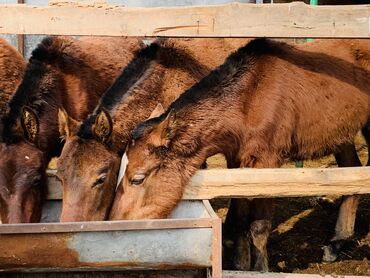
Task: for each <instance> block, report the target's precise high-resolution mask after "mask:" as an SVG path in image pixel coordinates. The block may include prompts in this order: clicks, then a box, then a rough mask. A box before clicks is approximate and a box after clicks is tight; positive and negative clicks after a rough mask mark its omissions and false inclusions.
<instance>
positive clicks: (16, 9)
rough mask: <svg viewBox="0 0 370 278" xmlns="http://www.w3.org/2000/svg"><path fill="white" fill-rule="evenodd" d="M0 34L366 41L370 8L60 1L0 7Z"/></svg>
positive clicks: (355, 6)
mask: <svg viewBox="0 0 370 278" xmlns="http://www.w3.org/2000/svg"><path fill="white" fill-rule="evenodd" d="M0 14H1V17H0V33H14V34H16V33H22V34H55V35H107V36H108V35H109V36H122V35H128V36H180V37H181V36H186V37H312V38H317V37H351V38H354V37H363V38H369V35H370V32H369V29H370V26H369V21H370V5H352V6H309V5H306V4H304V3H301V2H295V3H288V4H265V5H254V4H243V3H230V4H225V5H212V6H191V7H159V8H130V7H122V6H113V5H107V4H105V3H92V2H83V3H79V2H72V3H62V2H60V1H58V2H56V3H54V4H53V5H51V6H48V7H35V6H29V5H22V4H18V5H17V4H6V5H0Z"/></svg>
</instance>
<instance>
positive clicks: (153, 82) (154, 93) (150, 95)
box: [112, 63, 166, 153]
mask: <svg viewBox="0 0 370 278" xmlns="http://www.w3.org/2000/svg"><path fill="white" fill-rule="evenodd" d="M164 73H165V69H164V68H163V67H161V66H160V65H159V64H157V63H156V64H153V65H152V66H151V68H150V70H147V72H146V73H145V74H144V75H143V76H142V77H141V78H140V79H139V80H138V81H137V82H136V84H135V85H134V86H132V87H131V88H130V90H129V91H128V92H127V93H126V94H125V96H124V98H123V99H122V101H121V103H120V104H119V105H117V106H116V108H115V111H114V112H113V123H114V126H113V131H114V135H113V142H112V145H113V149H115V150H116V151H117V152H118V153H122V152H123V151H124V149H125V147H126V145H127V143H128V141H129V140H130V137H131V131H132V130H133V129H134V128H135V126H136V125H137V124H139V123H140V122H142V121H144V120H145V119H146V118H148V117H149V116H150V114H151V112H152V111H153V110H154V109H155V107H156V106H157V104H158V103H163V101H164V96H163V94H162V92H163V90H162V86H163V82H162V77H163V75H164ZM162 105H166V104H165V103H163V104H162Z"/></svg>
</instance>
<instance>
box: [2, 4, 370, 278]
mask: <svg viewBox="0 0 370 278" xmlns="http://www.w3.org/2000/svg"><path fill="white" fill-rule="evenodd" d="M139 2H140V1H139ZM193 2H194V3H191V4H197V5H199V4H211V3H209V2H207V1H193ZM210 2H213V3H212V4H222V3H224V2H227V1H216V2H217V3H214V2H215V1H210ZM240 2H242V1H240ZM5 3H6V4H9V3H10V2H9V1H5ZM108 3H111V4H126V5H127V6H133V5H135V4H136V3H133V1H122V2H121V1H120V2H117V1H113V2H109V1H108ZM26 4H32V5H37V6H42V5H47V1H42V2H41V1H34V2H33V1H30V2H26ZM140 4H143V3H141V2H140ZM145 4H146V5H148V6H156V5H157V4H158V3H157V2H156V3H154V1H151V2H147V3H145ZM175 4H178V2H176V3H175V2H174V1H163V3H161V4H159V5H158V6H174V5H175ZM181 4H185V5H190V3H188V1H186V3H181ZM96 5H97V6H98V5H99V4H98V3H97V4H96ZM93 6H94V5H93ZM52 7H54V6H52ZM63 7H64V6H63V5H62V4H61V5H60V9H63ZM65 7H67V6H65ZM236 7H237V6H236ZM294 7H295V6H292V10H294ZM296 7H297V9H299V8H300V7H301V6H299V5H298V6H296ZM74 8H76V7H74ZM227 8H230V6H228V7H227ZM241 8H242V9H244V8H246V7H244V6H241ZM0 9H1V7H0ZM55 9H57V7H55ZM290 9H291V8H289V9H285V8H284V9H283V8H282V9H281V10H280V12H282V17H284V15H287V14H288V12H287V11H288V10H289V12H290ZM340 9H341V10H340V12H338V13H335V12H333V14H331V13H330V12H329V10H328V11H326V12H325V13H323V14H325V15H327V17H326V18H325V19H324V20H322V21H321V22H320V21H319V20H317V19H318V18H321V19H322V17H323V14H320V13H318V14H315V13H312V10H311V11H308V9H307V10H306V7H305V8H302V11H301V12H298V13H297V14H296V15H295V16H296V17H301V16H307V18H308V17H309V16H311V15H313V17H315V16H316V20H317V22H318V23H317V25H316V23H314V22H315V19H313V20H312V21H310V20H307V22H305V21H304V20H303V21H302V22H300V23H299V24H298V25H299V26H297V27H294V26H293V27H292V28H291V29H290V30H292V31H291V32H290V33H289V34H288V33H287V35H286V37H290V38H293V37H305V36H308V35H309V36H312V37H325V35H323V34H327V35H326V36H328V37H363V38H368V37H369V34H370V31H369V24H368V23H369V20H370V17H369V15H370V12H369V10H370V8H369V7H368V6H363V7H362V8H359V9H356V8H353V9H352V8H350V7H347V8H343V7H340ZM95 10H96V11H97V12H98V13H99V8H98V7H96V9H95ZM220 10H221V11H222V9H220ZM224 10H226V8H225V9H224ZM246 10H247V9H246ZM246 10H245V11H246ZM2 11H3V10H2ZM66 11H68V9H66V10H65V11H64V12H66ZM179 11H180V12H181V10H179ZM231 11H233V9H231ZM266 11H267V8H266ZM274 11H275V10H274V9H271V10H269V11H268V12H270V13H273V12H274ZM332 11H335V8H333V9H332ZM344 11H346V12H344ZM53 12H55V11H53ZM167 12H168V11H167ZM276 12H279V11H278V10H277V9H276ZM285 12H287V14H284V13H285ZM0 13H1V12H0ZM262 13H263V12H262ZM293 13H294V12H293ZM194 14H197V13H196V12H194ZM329 14H330V16H328V15H329ZM354 14H355V16H354ZM335 15H337V16H339V17H340V20H339V18H335ZM106 16H109V12H108V15H106ZM112 16H113V14H112ZM199 16H200V18H201V19H200V20H197V19H196V18H192V19H191V20H192V21H194V22H198V23H197V24H198V25H202V24H201V23H202V19H203V18H202V12H200V13H199ZM195 17H196V16H195ZM296 17H294V15H292V18H296ZM231 19H232V18H231ZM336 19H338V21H336ZM204 20H205V21H207V18H206V17H204ZM274 20H275V21H276V24H279V23H280V24H281V23H282V22H281V21H279V20H278V19H276V18H273V19H272V20H271V22H274ZM346 20H348V26H350V27H349V28H348V26H346V24H344V22H347V21H346ZM61 21H62V22H63V19H62V20H61ZM185 21H186V20H185ZM288 21H289V22H290V23H294V20H292V21H290V20H288ZM326 21H328V22H330V24H328V25H326V24H325V22H326ZM72 22H73V21H72ZM149 22H150V21H149ZM271 22H269V24H272V23H271ZM332 22H336V23H337V25H336V27H335V28H333V27H332V26H333V24H332ZM0 23H1V18H0ZM206 23H207V24H208V22H206ZM70 24H71V22H70ZM207 24H205V25H207ZM300 24H302V25H300ZM351 24H353V25H351ZM0 25H1V24H0ZM195 25H196V24H195ZM231 25H233V24H232V23H231ZM256 25H258V23H256ZM330 25H331V26H330ZM277 26H278V25H277ZM312 26H313V27H312ZM328 26H329V27H328ZM334 26H335V23H334ZM106 27H107V26H105V28H106ZM163 27H166V28H168V26H167V25H165V26H163ZM234 27H235V26H234ZM250 27H251V26H250ZM6 28H7V27H5V30H6ZM10 28H13V27H10ZM18 28H19V33H21V30H22V28H21V27H19V26H18ZM37 28H38V27H37V25H36V27H34V29H33V27H31V28H30V29H29V30H31V31H29V33H37V32H38V31H37ZM50 28H51V29H52V28H53V26H51V27H50ZM58 28H59V27H58ZM58 28H57V29H52V30H61V29H60V28H59V29H58ZM157 28H158V27H157ZM191 28H193V31H191V32H192V34H190V35H189V34H188V33H186V34H183V33H181V29H180V32H179V36H190V37H191V36H195V37H196V36H202V28H200V29H198V30H197V27H196V26H195V27H194V26H192V27H191ZM191 28H190V29H191ZM47 29H48V27H47V28H45V29H43V30H41V31H40V33H44V32H45V33H47V31H45V30H47ZM62 29H65V34H70V35H79V33H69V32H74V31H70V30H67V28H66V27H63V28H62ZM205 29H207V27H205ZM251 29H253V28H252V27H251ZM263 29H267V27H266V26H264V27H263V28H259V29H258V28H257V29H253V30H257V32H260V33H261V34H262V33H263V32H264V31H263ZM288 29H289V28H287V29H286V30H288ZM299 29H303V31H302V30H299ZM0 30H1V29H0ZM11 30H13V29H11ZM26 30H27V28H26ZM95 30H97V29H95ZM104 30H106V29H104ZM127 30H128V29H127ZM127 30H124V31H121V32H123V33H122V34H124V33H125V32H126V31H127ZM163 30H165V29H163ZM166 30H169V31H168V33H166ZM166 30H165V32H164V35H168V36H171V35H176V30H175V31H174V32H172V33H171V29H170V28H168V29H166ZM233 30H234V29H233ZM235 30H236V31H235V33H233V31H230V34H232V35H231V36H236V37H238V36H248V35H247V34H248V32H249V31H248V30H241V31H240V30H238V29H235ZM261 30H262V31H261ZM286 30H283V31H282V33H277V34H278V35H276V36H278V37H284V35H282V34H283V32H286ZM355 30H356V31H355ZM58 32H59V31H58ZM58 32H56V33H58ZM85 32H86V31H85ZM87 32H91V34H93V33H94V31H91V30H87ZM99 32H101V31H99ZM106 32H107V33H109V32H112V33H113V34H112V35H117V34H118V33H119V31H116V30H106ZM143 32H144V31H143ZM207 32H208V31H207ZM238 32H240V33H238ZM253 32H254V31H253ZM253 32H252V33H251V34H253V35H255V33H253ZM266 32H267V30H266ZM271 32H272V31H270V33H269V34H268V35H267V36H271ZM62 33H63V31H62ZM83 34H86V33H83ZM99 34H100V33H99ZM238 34H239V35H238ZM137 35H154V34H148V33H146V31H145V32H144V33H138V34H137ZM155 35H157V34H155ZM158 35H161V34H158ZM206 36H218V35H217V31H216V33H215V34H214V35H209V32H208V33H207V35H206ZM220 36H225V33H224V34H223V35H220ZM41 37H42V36H36V35H25V36H24V50H25V56H26V57H29V55H30V52H31V51H32V49H33V48H34V46H35V44H37V43H38V41H39V40H40V38H41ZM6 38H7V39H9V40H10V41H11V42H12V43H13V44H14V45H16V46H17V45H18V42H19V41H21V40H22V38H21V37H18V36H17V35H6ZM314 166H316V167H320V166H321V165H319V164H316V165H314ZM252 171H253V170H252ZM291 171H292V172H289V170H288V172H286V177H292V174H293V173H294V174H293V175H296V177H297V179H296V181H295V182H294V178H293V182H292V181H286V180H283V179H282V177H283V175H281V173H280V176H279V173H278V172H279V171H276V172H274V171H272V172H271V173H270V174H271V176H269V181H270V182H271V181H272V182H271V184H269V186H270V187H266V188H264V189H261V191H260V189H259V188H261V187H262V186H263V185H267V184H268V182H269V181H268V180H267V178H266V177H267V176H266V174H264V173H263V172H260V173H259V174H256V175H255V174H253V172H251V173H249V172H247V171H245V172H240V176H241V177H242V178H243V177H244V179H243V181H242V182H241V185H240V188H239V189H238V188H237V187H236V186H235V187H232V186H231V185H232V184H233V183H237V182H236V180H235V175H233V174H231V173H232V172H228V174H226V172H222V173H221V172H220V174H219V175H218V174H217V173H216V174H215V177H214V179H215V181H216V182H213V181H212V174H209V175H207V174H205V177H206V179H207V178H210V179H211V182H209V184H213V186H214V189H215V190H220V193H210V194H209V195H207V194H208V193H204V194H205V195H201V194H199V196H201V197H198V198H195V197H194V196H195V195H196V194H197V193H198V191H197V193H196V194H194V195H193V196H192V197H190V198H191V199H210V198H212V197H216V196H217V197H222V196H226V195H227V196H239V197H240V196H253V197H256V196H259V197H261V196H307V195H310V196H315V195H318V196H322V195H325V194H329V193H331V194H339V193H344V192H345V193H347V194H354V193H358V194H364V193H369V192H370V188H369V177H368V175H369V170H368V169H353V170H352V169H351V170H350V169H348V171H347V172H348V174H347V175H346V174H343V175H344V178H343V176H342V175H341V174H339V172H337V173H336V174H338V175H336V174H334V175H331V174H330V171H326V170H323V169H321V170H318V171H316V170H313V174H312V175H313V176H311V177H310V178H309V179H307V178H306V177H305V176H304V175H302V174H304V172H305V171H304V170H303V173H302V170H296V171H294V170H291ZM293 171H294V172H293ZM299 171H301V172H299ZM338 171H339V170H338ZM308 172H309V171H308ZM320 172H321V173H323V174H321V176H320ZM344 172H345V171H343V172H341V173H344ZM306 174H307V173H306ZM238 175H239V174H238ZM249 175H251V176H253V177H256V176H257V178H256V180H255V183H254V184H252V183H248V182H245V181H246V180H248V176H249ZM275 175H277V176H275ZM338 176H339V178H338V181H335V177H338ZM198 177H201V180H203V178H204V177H203V176H202V174H199V175H198V176H197V177H195V178H194V180H196V179H197V178H198ZM222 177H228V180H227V181H225V180H224V179H223V178H222ZM258 177H259V178H258ZM315 178H317V181H314V182H311V181H312V180H314V179H315ZM217 181H219V184H217ZM305 181H306V183H305ZM300 182H302V187H301V188H299V183H300ZM215 183H216V184H215ZM335 183H337V187H333V186H335ZM209 184H207V186H209ZM292 184H294V189H297V188H298V189H297V191H298V193H296V192H295V193H292V192H291V191H290V190H289V187H291V186H293V185H292ZM317 184H318V189H317V191H315V192H311V193H310V192H307V191H306V188H308V186H312V187H311V188H314V187H315V186H316V185H317ZM193 185H194V187H193V188H197V187H198V188H199V187H200V188H204V183H203V184H202V183H201V182H199V183H196V182H194V184H193ZM225 185H226V186H225ZM279 185H286V186H287V187H286V188H285V189H282V188H281V187H279V190H277V192H273V193H271V189H272V187H274V186H279ZM354 185H355V186H354ZM356 186H357V187H356ZM211 187H212V186H211ZM222 187H225V188H226V189H222ZM189 188H190V189H189V191H190V192H191V188H192V187H189ZM253 188H254V189H255V190H256V191H255V192H257V193H254V194H255V195H253V194H251V189H253ZM232 190H235V191H232ZM238 190H239V191H238ZM329 190H332V191H330V192H329ZM211 191H212V190H211ZM263 191H264V192H263ZM284 191H285V192H288V193H290V194H287V195H284ZM205 192H210V189H209V188H207V190H205ZM226 192H227V194H226ZM212 194H213V195H212ZM285 202H286V199H280V200H279V206H278V207H279V208H280V209H284V208H286V207H288V209H289V210H290V211H291V213H287V212H284V216H280V218H281V222H284V220H286V219H285V218H290V217H291V216H292V215H293V214H294V213H293V212H297V214H299V213H301V212H303V213H304V212H305V211H306V210H307V209H310V207H312V204H311V203H310V202H309V201H307V200H304V201H303V202H302V207H299V204H300V202H299V201H298V202H297V200H296V199H294V200H291V202H290V203H289V204H288V205H285ZM222 206H223V205H222V204H221V208H222ZM328 206H329V207H330V206H332V205H328ZM363 206H365V208H364V209H362V210H361V215H362V216H361V217H360V222H361V227H360V230H361V233H362V235H361V236H362V238H357V239H356V240H359V241H361V240H362V239H364V242H365V244H364V245H362V246H361V248H362V249H361V250H362V251H363V252H362V253H361V252H360V254H364V259H365V260H366V258H367V259H369V258H370V253H369V252H368V251H369V248H368V247H366V245H368V242H369V241H368V239H367V238H368V236H366V235H364V234H363V233H364V231H366V229H368V225H369V224H368V223H367V226H366V223H364V219H366V218H367V217H369V210H368V206H369V201H368V199H365V201H364V202H363ZM315 208H316V209H317V207H315ZM329 210H330V208H329ZM331 210H332V211H333V212H332V213H335V212H334V210H333V209H331ZM322 211H324V210H322ZM277 215H279V212H277ZM278 217H279V216H278ZM317 217H318V218H317V219H320V216H317ZM323 217H333V215H330V214H325V216H323ZM298 218H299V217H298ZM302 219H303V217H302ZM321 219H322V218H321ZM297 221H299V219H298V220H297ZM316 221H318V220H314V222H316ZM303 222H304V221H303ZM320 223H325V222H320ZM278 224H279V222H277V223H276V228H278V227H277V226H278ZM311 224H312V223H311ZM293 226H294V225H293ZM297 226H299V225H297ZM293 228H294V227H293ZM293 228H292V229H293ZM302 229H304V228H302ZM307 229H309V228H307ZM330 230H332V228H327V229H326V233H329V232H330ZM13 231H15V230H13ZM293 231H294V229H293ZM321 232H322V231H320V230H316V233H317V234H316V235H315V234H313V235H312V238H315V236H317V237H318V238H319V237H320V235H321ZM4 233H5V234H6V232H4ZM295 236H296V237H297V235H295ZM310 239H311V238H310ZM321 239H322V238H321ZM273 240H274V243H273V244H272V245H273V246H272V247H271V248H281V247H282V246H281V245H280V246H279V245H278V244H277V242H278V241H279V240H280V239H279V238H276V236H275V235H273ZM289 240H290V239H289V238H288V239H287V241H289ZM302 244H304V243H302ZM276 245H278V247H276ZM313 249H315V248H313ZM316 249H317V248H316ZM292 250H293V251H294V248H291V249H289V248H287V249H285V250H284V251H285V252H290V251H292ZM303 250H304V248H303ZM307 250H312V248H311V249H307ZM284 251H279V250H274V253H278V254H275V255H276V257H278V259H274V258H273V259H272V260H273V261H274V264H276V265H274V266H272V268H273V269H274V270H277V271H301V269H300V268H299V267H297V268H296V269H294V268H292V267H290V265H289V263H290V262H287V263H286V262H284V260H285V259H284V258H285V257H284V255H285V256H287V255H288V254H283V255H282V254H280V253H281V252H284ZM306 252H311V251H306ZM272 256H273V255H272ZM357 256H358V254H357V253H356V257H355V258H353V257H352V258H351V254H347V255H345V254H343V256H342V258H341V261H348V260H351V259H354V260H357V259H358V258H357ZM281 258H283V259H281ZM366 266H368V263H367V261H365V262H364V263H361V264H359V267H360V269H359V271H356V270H351V271H350V272H346V271H345V273H346V274H362V275H369V272H368V269H369V268H370V267H368V268H367V269H366ZM310 267H311V270H310V271H308V272H316V273H320V274H321V273H323V271H325V268H326V266H321V265H318V264H317V266H316V268H317V271H314V270H313V269H312V268H314V267H315V266H310ZM356 267H357V266H354V268H356ZM364 267H365V269H361V268H364ZM350 268H351V264H350V263H349V264H345V267H342V269H338V271H339V272H340V274H342V273H343V271H344V270H346V269H348V270H350ZM328 269H329V270H328V271H327V272H326V273H337V272H336V270H335V268H334V270H333V269H330V268H328ZM245 277H248V276H245Z"/></svg>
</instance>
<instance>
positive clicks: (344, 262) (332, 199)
mask: <svg viewBox="0 0 370 278" xmlns="http://www.w3.org/2000/svg"><path fill="white" fill-rule="evenodd" d="M356 147H357V151H358V153H359V155H360V159H361V161H362V162H363V164H366V162H367V147H366V145H365V142H364V140H363V138H361V137H360V136H358V138H356ZM208 167H209V168H223V167H225V161H224V158H223V157H222V156H221V155H217V156H215V157H212V158H210V159H208ZM284 167H294V163H290V164H288V165H285V166H284ZM304 167H337V166H336V163H335V159H334V157H333V156H328V157H325V158H323V159H320V160H316V161H305V162H304ZM340 199H341V198H340V197H339V196H328V198H327V199H326V200H321V199H318V198H279V199H276V204H275V212H274V219H273V228H272V230H273V232H272V234H271V236H270V238H269V242H268V247H267V248H268V253H269V265H270V270H271V271H274V272H295V273H316V274H332V275H368V276H370V263H369V260H370V226H369V225H370V195H365V196H364V197H363V198H362V199H361V203H360V206H359V210H358V213H357V218H356V226H355V236H354V238H353V239H352V240H351V242H350V243H349V244H348V246H347V248H346V250H345V251H343V252H342V253H341V254H340V256H339V258H338V259H337V261H336V262H334V263H323V262H322V255H323V250H322V247H323V246H325V245H326V244H327V243H328V242H329V240H330V238H331V237H332V236H333V232H334V227H335V222H336V217H337V214H338V208H339V205H340ZM212 204H213V206H214V208H215V211H216V212H217V214H218V215H219V216H220V217H221V218H223V219H225V216H226V213H227V204H228V200H221V199H220V200H213V202H212ZM224 264H225V267H226V268H227V265H228V258H224Z"/></svg>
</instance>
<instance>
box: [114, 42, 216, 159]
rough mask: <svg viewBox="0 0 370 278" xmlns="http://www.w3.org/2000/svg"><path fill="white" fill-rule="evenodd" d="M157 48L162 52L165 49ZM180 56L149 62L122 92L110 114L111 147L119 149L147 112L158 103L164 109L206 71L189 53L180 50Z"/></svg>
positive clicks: (123, 145)
mask: <svg viewBox="0 0 370 278" xmlns="http://www.w3.org/2000/svg"><path fill="white" fill-rule="evenodd" d="M161 51H162V55H163V54H164V55H165V49H162V50H161ZM175 53H177V52H175ZM177 54H178V53H177ZM180 57H181V58H179V57H178V55H174V57H173V59H171V57H166V59H165V61H163V58H160V59H159V61H156V62H153V63H152V65H151V67H150V68H149V69H148V70H147V71H146V72H145V74H144V75H143V76H142V77H141V78H140V79H139V80H138V81H137V82H136V83H135V85H134V86H132V87H131V88H130V90H129V91H128V92H127V94H126V95H125V96H124V98H123V99H122V101H121V103H120V104H119V105H118V107H117V108H116V111H115V112H114V116H113V122H114V131H115V136H114V140H113V145H114V148H115V149H118V150H120V152H122V151H123V149H124V148H125V147H126V144H127V142H128V140H129V139H130V137H131V131H132V130H133V129H134V128H135V126H136V125H138V124H139V123H140V122H142V121H144V120H145V119H147V118H148V117H149V116H150V114H151V112H152V111H153V110H154V109H155V107H156V106H157V104H158V103H160V104H161V105H162V106H163V107H164V109H167V107H168V106H169V105H170V104H171V103H172V102H173V101H175V100H176V99H177V98H178V97H179V96H180V95H181V93H183V92H184V91H186V90H187V89H189V88H190V87H191V86H192V85H194V84H195V83H196V82H198V81H199V80H200V79H201V78H202V77H204V76H205V75H206V74H207V73H209V72H210V70H209V69H208V68H207V67H205V66H203V65H201V64H199V63H198V62H197V61H196V60H194V59H192V57H189V56H186V55H184V54H181V55H180ZM185 57H186V58H187V59H185V60H186V61H187V63H185V64H186V65H185V64H184V63H182V64H181V63H180V61H179V60H182V61H183V59H184V58H185Z"/></svg>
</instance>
